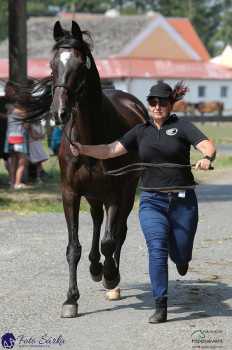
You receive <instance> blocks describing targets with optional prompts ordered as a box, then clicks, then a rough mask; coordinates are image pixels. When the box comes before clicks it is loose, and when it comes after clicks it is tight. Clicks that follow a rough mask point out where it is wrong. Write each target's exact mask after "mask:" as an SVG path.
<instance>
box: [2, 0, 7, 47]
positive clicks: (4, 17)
mask: <svg viewBox="0 0 232 350" xmlns="http://www.w3.org/2000/svg"><path fill="white" fill-rule="evenodd" d="M0 14H1V20H0V41H1V40H3V39H5V38H6V37H7V33H8V1H7V0H0Z"/></svg>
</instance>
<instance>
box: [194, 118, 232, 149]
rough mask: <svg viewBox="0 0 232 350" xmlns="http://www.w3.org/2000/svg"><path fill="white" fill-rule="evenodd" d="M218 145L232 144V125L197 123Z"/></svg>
mask: <svg viewBox="0 0 232 350" xmlns="http://www.w3.org/2000/svg"><path fill="white" fill-rule="evenodd" d="M195 125H196V126H197V127H198V128H199V129H200V130H202V131H203V132H204V133H205V134H206V135H207V136H208V137H209V138H210V139H212V140H213V141H214V142H215V144H216V145H218V144H229V143H231V144H232V123H230V122H228V123H226V122H225V123H205V124H202V123H195Z"/></svg>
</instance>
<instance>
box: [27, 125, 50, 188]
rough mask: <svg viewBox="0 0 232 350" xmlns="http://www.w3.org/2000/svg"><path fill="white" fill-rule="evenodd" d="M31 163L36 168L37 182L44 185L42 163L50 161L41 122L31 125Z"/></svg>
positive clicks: (29, 129)
mask: <svg viewBox="0 0 232 350" xmlns="http://www.w3.org/2000/svg"><path fill="white" fill-rule="evenodd" d="M28 132H29V161H30V162H31V163H32V164H34V165H35V166H36V181H37V182H38V183H42V182H43V181H42V176H41V175H42V174H43V171H44V170H43V167H42V163H43V162H45V161H47V160H48V155H47V154H46V152H45V150H44V148H43V144H42V140H43V138H44V136H45V132H44V130H43V126H42V124H41V122H40V121H38V122H34V123H31V124H29V126H28Z"/></svg>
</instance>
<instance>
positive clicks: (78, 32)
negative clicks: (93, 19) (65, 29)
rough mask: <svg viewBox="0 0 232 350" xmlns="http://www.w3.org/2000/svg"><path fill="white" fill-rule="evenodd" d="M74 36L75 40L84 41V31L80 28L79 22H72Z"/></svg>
mask: <svg viewBox="0 0 232 350" xmlns="http://www.w3.org/2000/svg"><path fill="white" fill-rule="evenodd" d="M71 32H72V35H73V36H74V38H75V39H78V40H82V31H81V28H80V27H79V24H77V22H75V21H72V29H71Z"/></svg>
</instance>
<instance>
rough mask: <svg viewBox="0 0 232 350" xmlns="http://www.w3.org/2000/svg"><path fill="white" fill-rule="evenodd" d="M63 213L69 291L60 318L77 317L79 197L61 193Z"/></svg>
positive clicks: (79, 248)
mask: <svg viewBox="0 0 232 350" xmlns="http://www.w3.org/2000/svg"><path fill="white" fill-rule="evenodd" d="M63 205H64V212H65V217H66V221H67V226H68V246H67V251H66V257H67V261H68V264H69V289H68V293H67V300H66V301H65V302H64V304H63V306H62V312H61V317H77V311H78V310H77V306H78V305H77V300H78V299H79V297H80V293H79V290H78V287H77V265H78V262H79V260H80V258H81V245H80V242H79V237H78V224H79V208H80V196H78V195H75V194H74V193H72V192H67V194H66V193H65V192H63Z"/></svg>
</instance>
